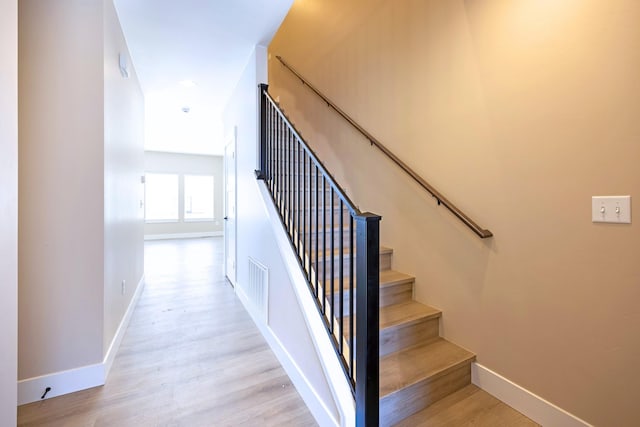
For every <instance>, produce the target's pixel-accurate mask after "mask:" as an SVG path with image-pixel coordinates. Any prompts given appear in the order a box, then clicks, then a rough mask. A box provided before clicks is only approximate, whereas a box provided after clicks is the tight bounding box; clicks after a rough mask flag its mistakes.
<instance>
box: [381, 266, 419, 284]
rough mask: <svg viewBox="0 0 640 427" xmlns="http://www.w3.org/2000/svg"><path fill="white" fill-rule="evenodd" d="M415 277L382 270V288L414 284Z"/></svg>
mask: <svg viewBox="0 0 640 427" xmlns="http://www.w3.org/2000/svg"><path fill="white" fill-rule="evenodd" d="M414 280H415V277H413V276H410V275H409V274H404V273H401V272H400V271H395V270H382V271H380V287H381V288H383V287H386V286H393V285H399V284H400V283H409V282H413V281H414Z"/></svg>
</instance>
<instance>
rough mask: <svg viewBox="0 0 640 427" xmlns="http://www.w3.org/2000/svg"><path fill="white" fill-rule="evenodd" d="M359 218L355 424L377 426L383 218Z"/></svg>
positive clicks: (357, 234) (357, 220) (369, 215)
mask: <svg viewBox="0 0 640 427" xmlns="http://www.w3.org/2000/svg"><path fill="white" fill-rule="evenodd" d="M354 219H355V221H356V281H357V283H356V325H357V326H358V330H357V332H356V426H358V427H377V426H378V422H379V405H380V401H379V399H380V397H379V394H380V393H379V384H380V379H379V375H380V356H379V344H380V343H379V342H380V331H379V329H380V326H379V319H380V311H379V307H380V303H379V300H380V296H379V289H380V220H381V217H380V216H379V215H374V214H372V213H368V212H367V213H363V214H361V215H357V216H355V217H354Z"/></svg>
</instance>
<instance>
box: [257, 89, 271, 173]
mask: <svg viewBox="0 0 640 427" xmlns="http://www.w3.org/2000/svg"><path fill="white" fill-rule="evenodd" d="M268 88H269V85H268V84H266V83H261V84H259V85H258V92H259V93H258V97H259V98H258V99H259V100H260V101H259V105H260V141H259V144H260V148H259V150H258V153H259V154H258V155H259V159H258V170H256V177H257V178H258V179H265V178H266V172H267V107H268V105H267V102H268V100H267V97H266V96H265V94H264V93H265V92H266V91H267V89H268Z"/></svg>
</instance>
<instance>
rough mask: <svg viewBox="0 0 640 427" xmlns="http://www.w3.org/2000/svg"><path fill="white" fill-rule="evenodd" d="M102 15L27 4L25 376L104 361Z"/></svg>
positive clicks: (23, 18)
mask: <svg viewBox="0 0 640 427" xmlns="http://www.w3.org/2000/svg"><path fill="white" fill-rule="evenodd" d="M102 15H103V12H102V1H96V0H93V1H86V0H64V1H56V2H42V1H37V0H22V1H20V2H19V70H20V80H19V92H20V101H19V126H20V130H19V131H20V147H19V149H20V153H19V156H20V165H19V173H20V175H19V186H20V187H19V192H20V207H19V210H20V223H19V280H20V289H19V353H18V354H19V367H18V368H19V379H26V378H31V377H36V376H39V375H44V374H48V373H51V372H57V371H63V370H67V369H71V368H76V367H79V366H86V365H90V364H94V363H99V362H101V361H102V334H103V330H102V329H103V326H102V324H103V282H104V273H103V271H104V270H103V269H104V267H103V264H104V256H103V254H104V235H103V234H104V233H103V230H104V227H103V224H104V197H103V191H102V189H103V185H104V154H103V150H104V144H103V140H104V127H103V122H104V108H103V103H104V95H103V92H104V88H103V73H104V70H103V57H102V51H103V47H102V43H103V34H102V26H103V22H102Z"/></svg>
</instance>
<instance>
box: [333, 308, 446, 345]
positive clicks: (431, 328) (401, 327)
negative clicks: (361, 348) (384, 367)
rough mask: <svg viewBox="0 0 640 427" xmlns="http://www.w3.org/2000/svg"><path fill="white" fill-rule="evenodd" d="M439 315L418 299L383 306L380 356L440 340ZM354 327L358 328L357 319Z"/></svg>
mask: <svg viewBox="0 0 640 427" xmlns="http://www.w3.org/2000/svg"><path fill="white" fill-rule="evenodd" d="M440 315H441V311H440V310H438V309H435V308H433V307H429V306H428V305H424V304H420V303H419V302H416V301H407V302H403V303H400V304H393V305H389V306H386V307H382V308H381V309H380V357H383V356H386V355H388V354H391V353H394V352H397V351H400V350H402V349H404V348H409V347H415V346H416V345H418V344H420V345H422V344H428V343H430V342H433V341H435V340H437V339H439V338H440V336H439V332H440ZM354 320H355V319H354ZM344 323H345V325H348V324H349V317H345V320H344ZM353 326H354V329H355V331H357V329H358V328H357V322H355V321H354V325H353Z"/></svg>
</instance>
